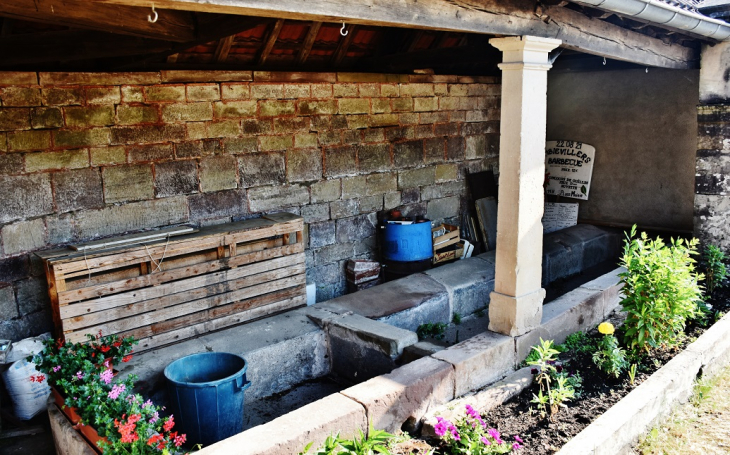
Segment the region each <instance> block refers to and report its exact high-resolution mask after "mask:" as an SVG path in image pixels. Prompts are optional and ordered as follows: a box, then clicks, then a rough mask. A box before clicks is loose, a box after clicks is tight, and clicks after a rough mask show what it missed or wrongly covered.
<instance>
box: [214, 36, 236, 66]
mask: <svg viewBox="0 0 730 455" xmlns="http://www.w3.org/2000/svg"><path fill="white" fill-rule="evenodd" d="M235 38H236V35H231V36H226V37H225V38H222V39H220V40H219V41H218V46H217V47H216V48H215V54H214V55H213V60H215V62H216V63H223V62H225V61H226V59H227V58H228V53H229V52H230V51H231V45H232V44H233V40H234V39H235Z"/></svg>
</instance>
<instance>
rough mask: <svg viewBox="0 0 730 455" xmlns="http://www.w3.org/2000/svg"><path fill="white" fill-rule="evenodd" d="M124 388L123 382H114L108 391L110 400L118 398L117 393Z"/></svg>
mask: <svg viewBox="0 0 730 455" xmlns="http://www.w3.org/2000/svg"><path fill="white" fill-rule="evenodd" d="M124 389H125V387H124V384H119V385H117V384H114V386H113V387H112V390H111V391H110V392H109V395H108V396H109V398H111V399H112V400H116V399H117V398H119V394H120V393H122V392H124Z"/></svg>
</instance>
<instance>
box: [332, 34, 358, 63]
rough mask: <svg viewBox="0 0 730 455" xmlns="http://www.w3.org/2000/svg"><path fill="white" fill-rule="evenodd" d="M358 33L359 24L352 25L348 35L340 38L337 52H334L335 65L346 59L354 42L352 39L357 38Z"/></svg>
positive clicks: (333, 60) (333, 61)
mask: <svg viewBox="0 0 730 455" xmlns="http://www.w3.org/2000/svg"><path fill="white" fill-rule="evenodd" d="M356 33H357V25H351V26H350V27H349V29H348V30H347V35H345V36H343V37H342V38H340V42H339V43H337V49H335V52H334V53H333V54H332V64H333V65H334V66H340V65H341V64H342V60H344V58H345V56H346V55H347V51H348V49H350V44H352V40H353V39H354V38H355V34H356Z"/></svg>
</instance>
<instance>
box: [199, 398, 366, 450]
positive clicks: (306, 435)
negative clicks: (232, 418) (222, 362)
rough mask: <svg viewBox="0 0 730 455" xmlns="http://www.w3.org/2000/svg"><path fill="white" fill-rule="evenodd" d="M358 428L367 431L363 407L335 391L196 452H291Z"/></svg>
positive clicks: (349, 432) (314, 445)
mask: <svg viewBox="0 0 730 455" xmlns="http://www.w3.org/2000/svg"><path fill="white" fill-rule="evenodd" d="M358 430H360V431H363V432H367V419H366V416H365V408H364V407H363V406H362V405H361V404H359V403H357V402H356V401H354V400H352V399H350V398H347V397H345V396H344V395H341V394H339V393H336V394H333V395H329V396H327V397H325V398H322V399H321V400H318V401H315V402H314V403H310V404H308V405H306V406H303V407H301V408H299V409H297V410H295V411H292V412H290V413H288V414H286V415H283V416H281V417H279V418H277V419H274V420H272V421H271V422H269V423H267V424H264V425H259V426H257V427H254V428H251V429H250V430H247V431H244V432H243V433H239V434H237V435H235V436H232V437H230V438H228V439H224V440H223V441H220V442H218V443H216V444H213V445H211V446H208V447H203V449H202V450H200V451H199V452H196V453H197V454H199V455H230V454H237V455H286V454H291V455H294V454H297V453H299V452H301V451H302V450H304V447H305V446H306V445H307V444H309V443H310V442H313V447H319V446H320V445H321V444H322V443H323V442H324V440H325V439H326V438H327V437H328V436H331V435H334V434H336V433H340V435H341V436H343V437H353V436H355V435H356V434H357V432H358Z"/></svg>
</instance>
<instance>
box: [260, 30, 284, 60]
mask: <svg viewBox="0 0 730 455" xmlns="http://www.w3.org/2000/svg"><path fill="white" fill-rule="evenodd" d="M283 26H284V20H283V19H279V20H277V21H276V22H274V23H273V24H272V25H271V29H270V30H269V33H268V35H267V36H266V40H264V45H263V46H262V47H261V53H260V54H259V58H258V64H259V65H263V64H264V63H266V59H268V58H269V54H271V50H272V49H273V48H274V44H276V40H277V39H278V38H279V32H281V27H283Z"/></svg>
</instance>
